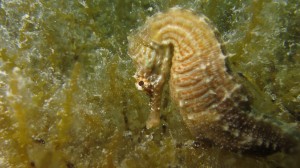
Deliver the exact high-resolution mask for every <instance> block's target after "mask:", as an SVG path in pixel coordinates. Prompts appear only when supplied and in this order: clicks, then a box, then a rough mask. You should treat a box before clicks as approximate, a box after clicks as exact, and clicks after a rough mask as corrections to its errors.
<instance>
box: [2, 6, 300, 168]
mask: <svg viewBox="0 0 300 168" xmlns="http://www.w3.org/2000/svg"><path fill="white" fill-rule="evenodd" d="M174 6H179V7H182V8H185V9H193V10H194V11H196V12H197V13H202V14H204V15H206V16H207V17H208V18H209V19H210V20H211V21H212V22H213V24H214V25H215V26H216V27H217V28H218V30H219V31H220V34H221V36H222V38H223V40H224V42H225V45H226V49H227V52H228V53H229V55H230V56H231V57H230V58H229V63H230V68H231V70H232V71H233V73H236V74H238V75H239V76H242V79H243V81H244V82H243V83H244V85H245V87H246V88H247V89H248V90H249V91H250V93H251V96H252V97H253V104H252V109H253V111H254V112H256V113H264V114H266V115H269V116H272V117H273V118H274V119H276V120H280V121H282V122H285V123H288V124H289V125H291V126H293V127H298V128H299V121H300V73H299V72H300V48H299V45H300V43H299V41H300V7H299V6H300V3H299V0H265V1H262V0H256V1H253V0H244V1H240V0H191V1H188V0H165V1H164V0H110V1H106V0H64V1H62V0H51V1H43V0H0V167H12V168H15V167H20V168H21V167H43V168H45V167H66V168H75V167H130V168H134V167H172V168H173V167H212V168H221V167H222V168H223V167H245V168H246V167H249V168H250V167H251V168H253V167H277V168H279V167H291V168H296V167H299V166H300V160H299V157H300V152H296V153H291V154H286V153H281V152H278V153H275V154H272V155H269V156H255V155H243V154H239V153H233V152H228V151H225V150H221V149H218V148H214V147H209V148H207V147H203V146H202V145H201V142H195V138H194V137H193V136H191V135H190V133H189V131H188V129H187V128H186V126H185V124H184V123H183V121H182V118H181V116H180V114H179V109H178V108H177V107H176V106H175V105H174V104H173V102H172V101H171V99H170V98H169V97H168V96H167V95H168V94H166V95H165V97H164V100H163V109H162V116H161V120H162V122H161V125H160V126H159V127H157V128H154V129H150V130H147V129H145V121H146V119H147V116H148V113H149V111H150V107H149V98H148V97H147V95H146V94H144V93H142V92H140V91H138V90H137V89H136V88H135V84H134V83H135V79H134V78H133V77H132V76H133V75H134V73H135V70H136V69H135V67H134V65H133V62H132V60H131V59H130V57H129V56H128V54H127V45H128V41H127V36H128V35H129V34H130V33H133V32H134V30H135V29H137V28H138V27H139V26H141V25H142V24H143V23H144V22H145V20H146V18H147V17H149V16H151V15H153V14H154V13H157V12H163V11H166V10H167V9H169V8H170V7H174ZM299 130H300V128H299ZM295 148H297V147H295ZM298 148H299V147H298Z"/></svg>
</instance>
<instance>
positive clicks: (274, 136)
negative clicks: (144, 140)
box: [128, 7, 298, 153]
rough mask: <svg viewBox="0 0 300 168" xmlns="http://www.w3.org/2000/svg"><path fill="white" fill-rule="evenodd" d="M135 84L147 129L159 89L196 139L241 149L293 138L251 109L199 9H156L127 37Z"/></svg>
mask: <svg viewBox="0 0 300 168" xmlns="http://www.w3.org/2000/svg"><path fill="white" fill-rule="evenodd" d="M128 41H129V43H128V44H129V47H128V54H129V56H130V57H131V58H132V59H133V61H134V63H135V65H136V67H137V72H136V73H135V75H134V77H135V78H136V81H137V82H136V87H137V88H138V89H139V90H143V91H145V92H146V93H147V94H148V95H149V96H150V106H151V111H150V114H149V118H148V120H147V123H146V127H147V128H148V129H150V128H152V127H155V126H157V125H159V123H160V108H161V96H162V90H163V88H164V86H165V85H166V83H167V82H169V90H170V95H171V98H172V100H173V101H175V102H176V104H177V106H178V107H179V109H180V114H181V116H182V117H183V121H184V123H185V124H186V125H187V127H188V129H189V130H190V132H191V134H192V135H194V136H195V137H196V139H199V140H205V141H207V140H208V141H210V142H211V143H213V144H214V145H215V146H218V147H220V148H225V149H228V150H231V151H241V152H245V153H273V152H276V151H288V150H290V149H291V148H293V147H294V146H295V145H296V144H297V143H298V139H297V138H295V137H294V136H293V135H292V134H291V133H288V131H287V129H282V128H281V127H280V126H279V125H280V124H274V123H272V122H271V120H270V119H266V118H264V117H256V116H254V115H253V114H252V113H251V106H250V101H249V96H247V91H246V90H245V88H244V87H243V85H241V84H240V83H239V82H238V80H237V79H236V78H235V77H234V75H232V74H231V73H230V71H229V69H228V68H227V66H226V60H227V57H226V53H225V52H226V51H225V46H224V44H223V42H222V40H221V38H220V35H219V33H218V31H217V29H216V28H214V26H212V24H211V22H210V20H209V19H208V18H207V17H206V16H204V15H200V16H199V15H197V14H194V12H193V11H191V10H186V9H181V8H178V7H175V8H171V9H169V10H168V11H167V12H165V13H161V12H159V13H157V14H155V15H154V16H152V17H150V18H148V19H147V21H146V23H145V24H144V25H143V26H141V27H140V28H138V29H137V30H136V31H134V32H133V33H132V34H131V35H130V36H129V37H128Z"/></svg>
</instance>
